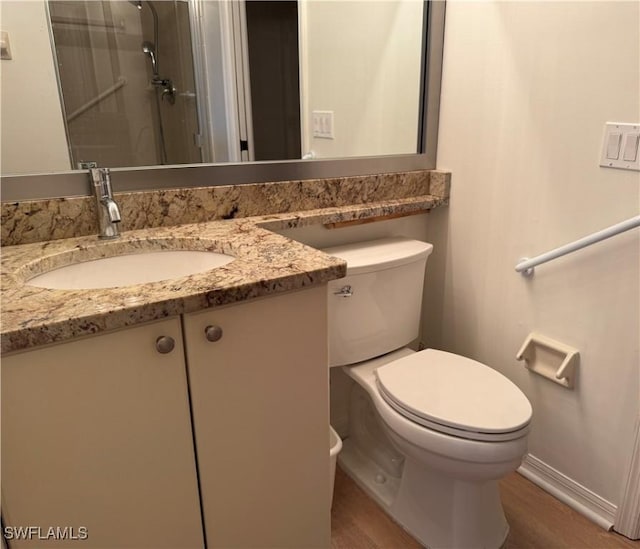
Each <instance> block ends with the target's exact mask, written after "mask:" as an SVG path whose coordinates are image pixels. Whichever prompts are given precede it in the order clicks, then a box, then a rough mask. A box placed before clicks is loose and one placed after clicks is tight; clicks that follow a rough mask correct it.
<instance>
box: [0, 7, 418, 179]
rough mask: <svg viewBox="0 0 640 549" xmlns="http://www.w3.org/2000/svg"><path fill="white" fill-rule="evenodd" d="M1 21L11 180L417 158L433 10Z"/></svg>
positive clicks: (222, 10) (159, 11)
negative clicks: (95, 169) (89, 171)
mask: <svg viewBox="0 0 640 549" xmlns="http://www.w3.org/2000/svg"><path fill="white" fill-rule="evenodd" d="M1 9H2V20H3V30H5V31H6V32H8V34H9V38H10V40H11V41H12V43H13V45H14V49H13V55H12V59H11V60H3V61H2V71H3V84H2V88H3V89H2V95H3V105H2V107H3V115H4V116H3V122H2V133H3V137H4V139H3V140H2V141H3V151H2V153H3V154H2V172H3V174H11V175H13V174H20V173H39V172H59V171H66V170H72V169H83V168H86V166H88V165H91V164H93V163H95V164H97V165H99V166H106V167H137V166H157V165H180V164H197V163H221V162H247V161H277V160H294V159H306V160H312V159H315V158H318V159H320V158H345V157H368V156H380V155H396V154H416V153H418V152H419V151H418V148H419V132H420V126H421V123H420V114H421V81H422V74H423V65H424V55H423V52H424V50H425V43H426V42H425V32H424V22H425V19H426V9H425V3H424V2H422V1H421V0H385V1H380V0H345V1H340V2H336V1H332V0H300V1H294V0H285V1H277V0H247V1H241V0H234V1H228V0H138V1H127V0H102V1H97V0H48V1H44V0H42V1H31V2H21V1H3V2H2V7H1ZM25 37H28V39H27V40H25ZM18 90H19V92H18ZM12 99H15V103H13V104H12ZM35 142H37V143H38V147H37V153H36V151H35V150H34V147H33V144H34V143H35Z"/></svg>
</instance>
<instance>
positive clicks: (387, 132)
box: [300, 0, 423, 158]
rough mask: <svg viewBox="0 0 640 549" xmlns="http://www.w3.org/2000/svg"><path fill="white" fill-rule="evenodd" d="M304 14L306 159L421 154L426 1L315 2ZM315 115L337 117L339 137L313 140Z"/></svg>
mask: <svg viewBox="0 0 640 549" xmlns="http://www.w3.org/2000/svg"><path fill="white" fill-rule="evenodd" d="M300 9H301V15H300V17H301V19H302V28H301V55H300V63H301V66H302V69H301V71H302V82H303V84H302V86H303V91H302V105H301V108H302V109H303V110H304V112H303V113H302V114H303V116H302V120H303V129H302V132H303V136H302V137H303V139H302V142H303V149H304V150H303V154H304V153H306V152H308V150H309V149H311V150H313V151H314V152H315V153H316V156H317V157H319V158H335V157H345V156H371V155H380V154H400V153H414V152H416V150H417V136H418V116H419V95H420V93H419V92H420V63H421V49H422V34H423V31H422V27H423V25H422V2H419V1H416V0H402V1H395V2H380V1H377V0H376V1H368V2H365V1H362V0H359V1H340V2H336V1H334V0H314V1H308V2H302V3H300ZM314 110H319V111H333V112H334V135H335V139H322V138H314V137H312V126H311V111H314ZM305 126H306V129H305Z"/></svg>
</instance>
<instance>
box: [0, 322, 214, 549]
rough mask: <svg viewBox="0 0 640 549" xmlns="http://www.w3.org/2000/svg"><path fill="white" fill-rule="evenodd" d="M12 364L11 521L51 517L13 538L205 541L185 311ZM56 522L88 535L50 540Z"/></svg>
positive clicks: (39, 543)
mask: <svg viewBox="0 0 640 549" xmlns="http://www.w3.org/2000/svg"><path fill="white" fill-rule="evenodd" d="M163 337H164V338H171V339H172V340H173V342H174V348H173V350H171V351H170V352H166V353H160V352H158V350H157V349H156V344H157V343H156V342H157V340H158V338H163ZM161 341H162V342H164V344H165V348H164V349H165V350H166V349H168V347H170V340H169V339H165V340H161ZM160 346H162V345H160ZM1 368H2V513H3V519H4V525H10V526H15V527H18V526H23V527H28V526H40V527H41V530H40V531H39V532H36V533H35V534H33V535H32V538H31V540H30V541H18V540H13V541H11V540H10V542H9V543H10V547H11V548H14V547H38V548H41V547H70V546H72V545H73V546H75V545H77V546H78V547H83V548H94V547H95V548H98V547H100V548H103V549H104V548H107V547H108V548H114V549H115V548H126V547H130V548H132V549H134V548H135V549H142V548H154V549H155V548H162V547H166V548H171V549H175V548H177V547H180V548H185V549H186V548H196V547H203V546H204V542H203V535H202V525H201V516H200V507H199V500H198V485H197V476H196V467H195V458H194V452H193V439H192V432H191V421H190V416H189V400H188V389H187V379H186V372H185V367H184V351H183V345H182V337H181V326H180V318H179V317H174V318H170V319H167V320H162V321H159V322H152V323H149V324H144V325H141V326H137V327H133V328H128V329H124V330H120V331H117V332H111V333H107V334H103V335H97V336H92V337H86V338H84V339H79V340H74V341H71V342H69V343H64V344H58V345H51V346H47V347H42V348H40V347H39V348H36V349H33V350H28V351H25V352H20V353H16V354H12V355H9V356H6V357H3V358H2V366H1ZM50 527H54V528H55V527H61V528H64V527H68V528H69V530H68V532H69V535H71V533H72V534H73V535H74V536H80V535H83V534H82V531H79V529H80V527H83V528H86V534H87V536H88V537H87V539H86V540H84V541H70V540H69V539H66V540H62V541H53V540H52V539H49V540H47V541H43V540H42V539H39V536H46V535H47V534H48V530H49V528H50ZM71 528H72V529H73V531H72V530H71Z"/></svg>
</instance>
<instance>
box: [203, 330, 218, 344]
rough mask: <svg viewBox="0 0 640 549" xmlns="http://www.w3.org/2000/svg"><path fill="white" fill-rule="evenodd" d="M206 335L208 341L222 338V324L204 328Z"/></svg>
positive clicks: (212, 341)
mask: <svg viewBox="0 0 640 549" xmlns="http://www.w3.org/2000/svg"><path fill="white" fill-rule="evenodd" d="M204 335H205V336H206V338H207V341H211V343H215V342H216V341H219V340H220V339H221V338H222V328H220V326H207V327H206V328H205V329H204Z"/></svg>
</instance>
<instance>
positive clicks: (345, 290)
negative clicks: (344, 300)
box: [333, 286, 353, 297]
mask: <svg viewBox="0 0 640 549" xmlns="http://www.w3.org/2000/svg"><path fill="white" fill-rule="evenodd" d="M333 295H339V296H340V297H351V296H352V295H353V290H351V286H343V287H342V288H340V291H339V292H333Z"/></svg>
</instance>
